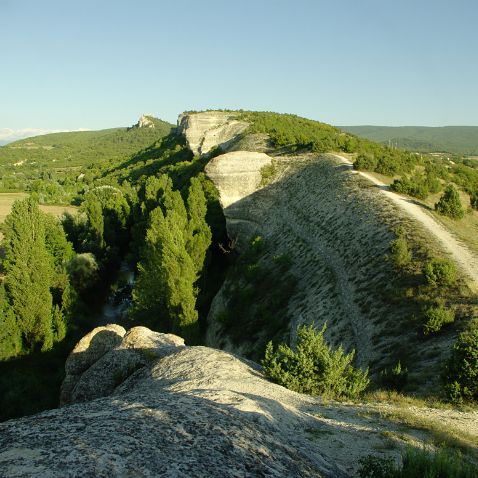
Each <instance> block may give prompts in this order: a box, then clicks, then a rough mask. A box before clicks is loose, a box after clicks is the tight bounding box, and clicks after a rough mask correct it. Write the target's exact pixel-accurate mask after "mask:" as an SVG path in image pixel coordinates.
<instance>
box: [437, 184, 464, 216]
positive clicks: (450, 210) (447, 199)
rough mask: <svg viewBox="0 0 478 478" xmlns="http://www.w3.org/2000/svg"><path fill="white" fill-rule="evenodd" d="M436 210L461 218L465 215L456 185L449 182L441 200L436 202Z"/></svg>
mask: <svg viewBox="0 0 478 478" xmlns="http://www.w3.org/2000/svg"><path fill="white" fill-rule="evenodd" d="M435 210H436V211H437V212H438V213H439V214H442V215H443V216H448V217H451V218H452V219H461V218H462V217H463V216H464V215H465V211H464V210H463V206H462V205H461V200H460V195H459V194H458V191H457V190H456V188H455V187H454V186H452V185H451V184H449V185H448V186H447V187H446V188H445V192H444V193H443V196H442V197H441V198H440V200H439V201H438V202H437V203H436V204H435Z"/></svg>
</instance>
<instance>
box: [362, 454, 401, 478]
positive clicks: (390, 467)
mask: <svg viewBox="0 0 478 478" xmlns="http://www.w3.org/2000/svg"><path fill="white" fill-rule="evenodd" d="M359 465H360V468H359V469H358V470H357V476H359V477H360V478H390V477H393V476H396V473H397V470H396V469H395V463H394V461H393V459H392V458H382V457H378V456H373V455H367V456H365V457H362V458H360V459H359Z"/></svg>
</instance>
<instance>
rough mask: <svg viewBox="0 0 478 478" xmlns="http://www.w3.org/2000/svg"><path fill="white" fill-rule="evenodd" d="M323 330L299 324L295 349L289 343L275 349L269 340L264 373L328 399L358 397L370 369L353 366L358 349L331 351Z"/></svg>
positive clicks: (286, 385)
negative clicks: (348, 351) (347, 352)
mask: <svg viewBox="0 0 478 478" xmlns="http://www.w3.org/2000/svg"><path fill="white" fill-rule="evenodd" d="M324 332H325V326H324V327H323V328H322V330H320V331H317V330H316V329H315V328H314V327H313V326H301V327H299V328H298V330H297V346H296V348H295V350H292V349H291V348H290V347H289V346H288V345H286V344H280V345H279V346H278V348H277V350H274V346H273V344H272V342H269V343H268V344H267V347H266V351H265V356H264V360H263V361H262V366H263V367H264V373H265V375H266V376H267V377H269V378H270V379H271V380H273V381H274V382H276V383H278V384H279V385H283V386H284V387H287V388H289V389H290V390H294V391H296V392H300V393H308V394H310V395H321V396H324V397H329V398H342V397H347V398H351V397H356V396H358V395H359V394H360V393H362V392H363V391H364V390H365V389H366V388H367V386H368V384H369V379H368V377H367V376H368V370H366V371H363V370H360V369H355V368H353V367H352V365H351V363H352V361H353V358H354V355H355V351H352V352H351V353H349V354H345V353H344V351H343V349H342V347H339V348H338V349H336V350H332V349H331V347H330V346H329V345H328V344H327V343H326V341H325V339H324Z"/></svg>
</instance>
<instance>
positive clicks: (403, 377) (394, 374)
mask: <svg viewBox="0 0 478 478" xmlns="http://www.w3.org/2000/svg"><path fill="white" fill-rule="evenodd" d="M407 380H408V369H407V368H403V367H402V364H401V363H400V360H399V361H398V362H397V364H396V365H395V366H393V367H386V368H385V369H384V370H382V371H381V372H380V384H381V385H382V386H384V387H386V388H387V389H389V390H396V391H397V392H399V391H400V390H402V389H403V388H404V387H405V385H406V384H407Z"/></svg>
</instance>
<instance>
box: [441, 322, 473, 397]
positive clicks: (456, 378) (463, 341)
mask: <svg viewBox="0 0 478 478" xmlns="http://www.w3.org/2000/svg"><path fill="white" fill-rule="evenodd" d="M446 382H447V384H446V388H447V391H448V394H449V396H450V398H451V399H452V400H453V401H455V402H461V401H463V400H470V401H478V319H474V320H473V321H471V323H470V324H469V326H468V329H467V330H466V331H465V332H463V333H462V334H461V335H460V336H459V338H458V340H457V341H456V343H455V345H454V346H453V351H452V355H451V357H450V359H449V361H448V364H447V368H446Z"/></svg>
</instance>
